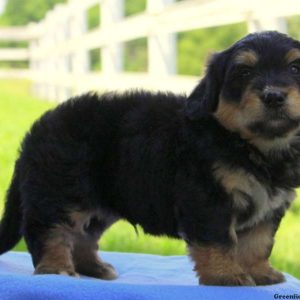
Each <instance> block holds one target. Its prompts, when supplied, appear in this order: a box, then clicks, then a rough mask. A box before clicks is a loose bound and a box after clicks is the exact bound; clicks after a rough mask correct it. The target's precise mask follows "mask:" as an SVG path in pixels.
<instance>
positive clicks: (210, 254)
mask: <svg viewBox="0 0 300 300" xmlns="http://www.w3.org/2000/svg"><path fill="white" fill-rule="evenodd" d="M189 254H190V256H191V258H192V259H193V261H194V262H195V271H196V272H197V274H198V275H199V276H200V281H201V283H203V284H208V285H228V286H231V285H254V282H253V281H252V279H251V278H250V277H248V276H247V275H246V274H245V272H244V271H243V269H242V268H241V267H240V266H239V264H238V262H237V260H236V250H235V248H234V247H231V248H226V247H221V246H199V245H193V246H190V247H189Z"/></svg>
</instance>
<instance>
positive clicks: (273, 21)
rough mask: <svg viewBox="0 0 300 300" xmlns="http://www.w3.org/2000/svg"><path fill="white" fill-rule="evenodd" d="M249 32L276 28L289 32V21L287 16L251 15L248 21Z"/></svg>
mask: <svg viewBox="0 0 300 300" xmlns="http://www.w3.org/2000/svg"><path fill="white" fill-rule="evenodd" d="M247 24H248V32H249V33H252V32H257V31H263V30H276V31H279V32H282V33H287V21H286V19H285V18H279V17H267V16H264V17H260V18H255V17H254V16H251V17H250V18H249V19H248V21H247Z"/></svg>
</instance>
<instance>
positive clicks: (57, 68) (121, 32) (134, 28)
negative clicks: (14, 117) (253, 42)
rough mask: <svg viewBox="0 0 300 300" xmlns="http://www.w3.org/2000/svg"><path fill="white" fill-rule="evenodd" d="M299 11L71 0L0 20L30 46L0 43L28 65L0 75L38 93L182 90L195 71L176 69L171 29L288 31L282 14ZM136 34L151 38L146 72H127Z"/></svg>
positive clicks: (268, 1) (221, 0)
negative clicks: (15, 20)
mask: <svg viewBox="0 0 300 300" xmlns="http://www.w3.org/2000/svg"><path fill="white" fill-rule="evenodd" d="M95 5H99V8H100V9H99V15H100V19H101V24H100V26H99V27H98V28H96V29H93V30H91V31H89V30H88V24H87V11H88V9H89V8H91V7H93V6H95ZM298 14H299V15H300V5H299V3H298V0H260V1H258V0H251V1H241V0H185V1H180V2H175V0H148V1H147V9H146V11H145V12H142V13H140V14H138V15H134V16H130V17H124V0H85V1H82V0H69V1H68V3H66V4H63V5H62V4H60V5H57V6H56V7H55V8H54V9H53V10H52V11H50V12H48V13H47V15H46V17H45V18H44V19H43V20H42V21H41V22H39V23H36V24H29V25H28V26H26V27H15V28H0V40H10V41H28V42H29V46H28V48H7V49H5V48H4V49H3V48H1V49H0V60H1V61H11V60H14V61H18V60H21V61H22V60H28V61H29V69H28V70H1V71H0V78H3V77H14V78H29V79H31V80H32V81H33V83H34V92H35V93H36V94H37V95H38V96H40V97H43V98H46V99H50V100H59V101H62V100H64V99H66V98H67V97H69V96H70V95H71V94H74V93H80V92H84V91H86V90H111V89H118V90H120V89H127V88H132V87H136V88H140V87H144V88H148V89H168V90H173V91H175V92H187V91H190V90H191V89H192V87H193V86H194V85H195V83H196V81H197V78H194V77H188V76H178V75H176V54H177V53H176V48H177V47H176V33H178V32H182V31H188V30H193V29H197V28H207V27H211V26H221V25H228V24H234V23H239V22H246V23H247V24H248V31H249V32H253V31H259V30H264V29H273V30H279V31H282V32H286V30H287V25H286V24H287V22H286V19H285V18H286V17H288V16H293V15H298ZM141 37H146V38H147V39H148V49H147V51H148V72H147V73H143V74H140V73H132V74H130V73H126V72H124V71H123V45H124V43H125V42H127V41H130V40H133V39H136V38H141ZM98 48H101V61H102V69H101V72H92V71H91V67H90V59H89V51H90V50H92V49H98ZM99 55H100V54H99Z"/></svg>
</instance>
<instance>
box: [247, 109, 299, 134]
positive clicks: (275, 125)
mask: <svg viewBox="0 0 300 300" xmlns="http://www.w3.org/2000/svg"><path fill="white" fill-rule="evenodd" d="M299 126H300V118H292V117H291V116H290V114H289V113H288V111H287V109H286V108H285V107H280V108H268V109H265V111H264V113H263V115H262V118H260V119H259V120H256V121H254V122H252V123H251V124H249V126H248V129H249V130H250V131H251V132H253V133H254V134H256V135H259V136H262V137H264V138H269V139H273V138H276V137H284V136H286V135H287V134H289V132H291V131H292V130H295V129H296V128H298V127H299Z"/></svg>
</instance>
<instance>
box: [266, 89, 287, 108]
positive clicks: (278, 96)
mask: <svg viewBox="0 0 300 300" xmlns="http://www.w3.org/2000/svg"><path fill="white" fill-rule="evenodd" d="M285 99H286V94H285V93H284V92H282V91H266V92H264V93H263V95H262V101H263V102H264V104H265V105H266V106H270V107H280V106H282V105H283V104H284V102H285Z"/></svg>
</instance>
